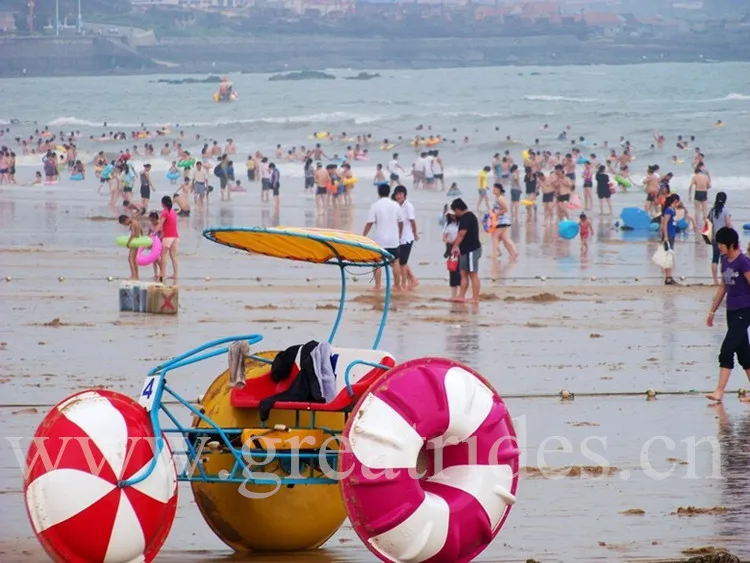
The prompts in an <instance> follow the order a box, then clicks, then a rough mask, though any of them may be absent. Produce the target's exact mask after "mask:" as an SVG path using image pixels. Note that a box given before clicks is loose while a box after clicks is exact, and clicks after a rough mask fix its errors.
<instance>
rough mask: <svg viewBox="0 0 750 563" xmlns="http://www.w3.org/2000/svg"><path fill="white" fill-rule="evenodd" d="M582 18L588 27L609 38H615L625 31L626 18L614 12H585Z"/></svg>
mask: <svg viewBox="0 0 750 563" xmlns="http://www.w3.org/2000/svg"><path fill="white" fill-rule="evenodd" d="M580 18H581V20H582V21H583V22H584V23H585V24H586V25H587V26H588V27H590V28H594V29H596V30H597V31H599V32H600V33H601V34H602V35H606V36H609V37H614V36H615V35H618V34H620V33H622V32H623V30H624V29H625V18H623V17H622V16H619V15H617V14H614V13H612V12H584V13H583V14H581V15H580Z"/></svg>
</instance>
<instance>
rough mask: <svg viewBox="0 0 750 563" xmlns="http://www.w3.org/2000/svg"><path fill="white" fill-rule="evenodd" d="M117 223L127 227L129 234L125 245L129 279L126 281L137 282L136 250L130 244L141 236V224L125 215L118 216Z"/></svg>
mask: <svg viewBox="0 0 750 563" xmlns="http://www.w3.org/2000/svg"><path fill="white" fill-rule="evenodd" d="M118 222H119V223H120V225H123V226H125V227H127V228H128V230H129V232H130V236H129V237H128V241H127V242H126V243H125V247H126V248H127V249H128V266H130V278H128V279H130V280H133V281H136V280H138V261H137V260H136V258H137V256H138V249H137V248H135V247H134V246H130V243H131V242H132V241H133V239H136V238H138V237H140V236H141V235H142V234H143V231H142V230H141V223H140V222H139V221H138V219H137V218H134V217H128V216H127V215H120V217H119V218H118Z"/></svg>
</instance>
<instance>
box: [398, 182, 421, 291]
mask: <svg viewBox="0 0 750 563" xmlns="http://www.w3.org/2000/svg"><path fill="white" fill-rule="evenodd" d="M393 200H394V201H395V202H396V203H398V204H399V206H400V207H401V220H402V221H403V223H404V227H403V229H402V230H401V238H400V240H399V247H398V264H399V266H400V267H401V281H402V283H401V285H402V288H403V289H414V288H415V287H417V286H418V285H419V280H417V276H415V275H414V272H412V270H411V266H409V256H411V249H412V246H413V245H414V243H415V242H416V241H418V240H419V233H418V231H417V217H416V214H415V213H414V206H413V205H412V204H411V202H410V201H408V200H407V199H406V188H405V187H404V186H396V188H395V189H394V190H393Z"/></svg>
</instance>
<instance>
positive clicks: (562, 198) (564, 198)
mask: <svg viewBox="0 0 750 563" xmlns="http://www.w3.org/2000/svg"><path fill="white" fill-rule="evenodd" d="M557 201H563V202H564V201H570V194H565V195H559V196H557Z"/></svg>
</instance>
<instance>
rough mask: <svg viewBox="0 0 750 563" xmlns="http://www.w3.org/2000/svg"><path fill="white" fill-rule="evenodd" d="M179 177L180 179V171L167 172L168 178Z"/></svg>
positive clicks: (174, 178) (176, 178)
mask: <svg viewBox="0 0 750 563" xmlns="http://www.w3.org/2000/svg"><path fill="white" fill-rule="evenodd" d="M179 179H180V173H179V172H167V180H179Z"/></svg>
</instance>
